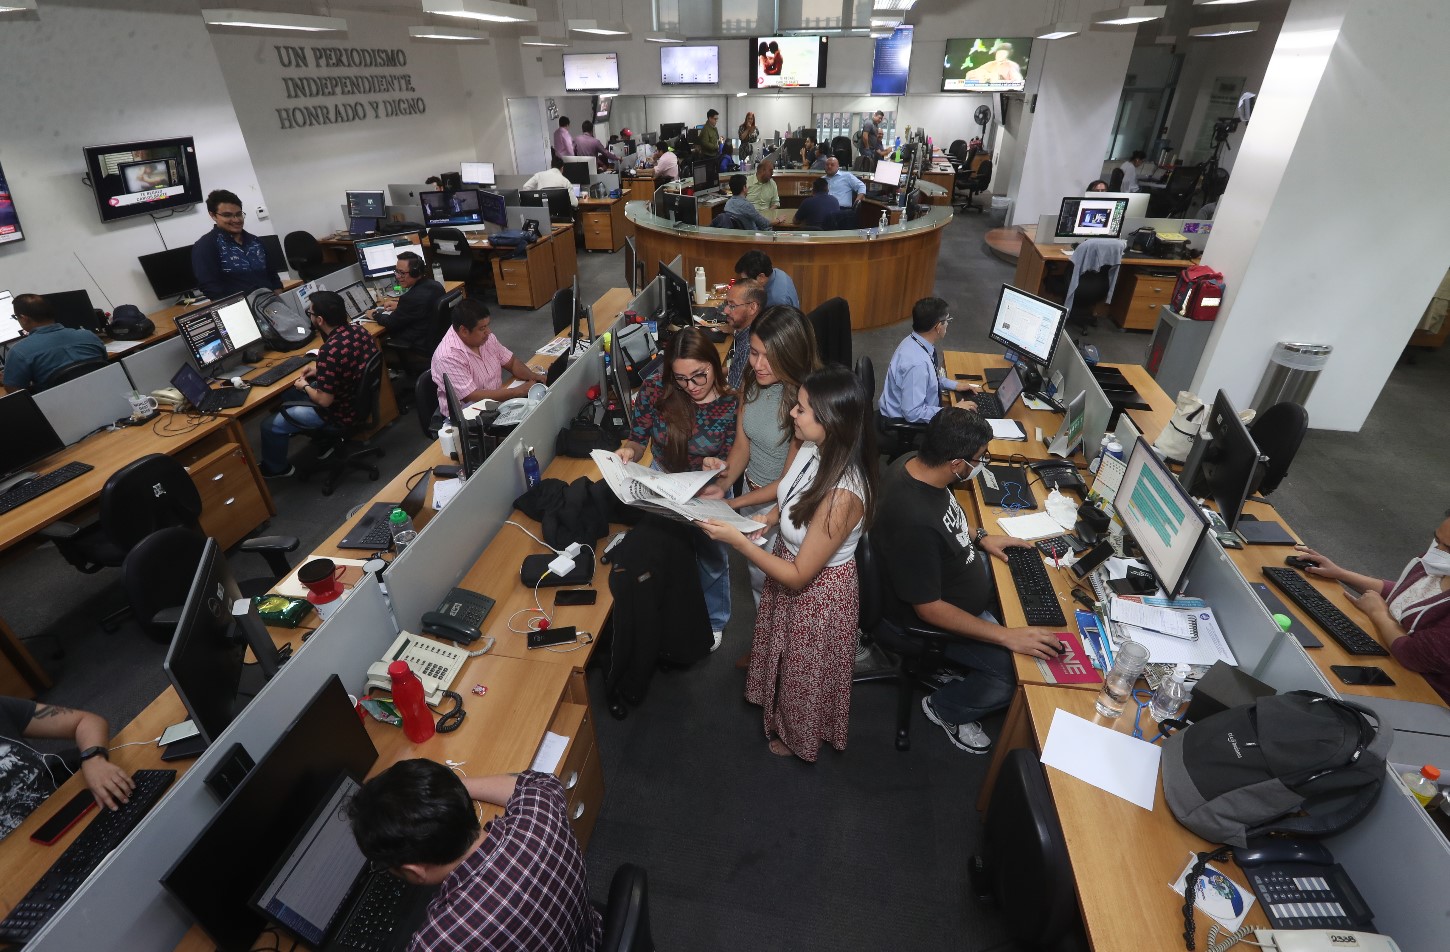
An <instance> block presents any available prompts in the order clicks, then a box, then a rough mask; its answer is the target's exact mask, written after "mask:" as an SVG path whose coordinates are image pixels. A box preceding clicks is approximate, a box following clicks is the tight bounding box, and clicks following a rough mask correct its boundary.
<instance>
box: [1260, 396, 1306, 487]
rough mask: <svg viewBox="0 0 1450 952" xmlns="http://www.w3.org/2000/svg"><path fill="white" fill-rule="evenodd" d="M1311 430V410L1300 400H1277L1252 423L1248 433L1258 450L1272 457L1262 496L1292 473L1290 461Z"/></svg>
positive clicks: (1261, 485)
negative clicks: (1299, 401)
mask: <svg viewBox="0 0 1450 952" xmlns="http://www.w3.org/2000/svg"><path fill="white" fill-rule="evenodd" d="M1308 429H1309V411H1308V410H1305V409H1304V408H1303V407H1301V406H1300V405H1299V404H1297V403H1288V402H1285V403H1276V404H1274V405H1273V406H1272V407H1269V409H1267V410H1265V411H1264V412H1263V414H1261V415H1260V416H1259V417H1258V418H1257V419H1256V420H1254V422H1253V423H1251V424H1250V425H1249V436H1252V437H1253V438H1254V443H1256V444H1257V445H1258V447H1259V452H1260V453H1263V454H1264V455H1265V456H1267V457H1269V468H1268V470H1267V471H1266V472H1265V473H1264V478H1263V481H1262V482H1260V483H1259V495H1261V496H1267V495H1268V494H1269V493H1271V492H1273V491H1274V490H1275V489H1278V488H1279V484H1280V483H1281V482H1283V481H1284V477H1285V476H1287V475H1289V464H1290V463H1292V462H1294V455H1295V454H1296V453H1298V452H1299V444H1301V443H1303V442H1304V434H1305V433H1306V432H1307V431H1308Z"/></svg>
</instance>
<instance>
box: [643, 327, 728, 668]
mask: <svg viewBox="0 0 1450 952" xmlns="http://www.w3.org/2000/svg"><path fill="white" fill-rule="evenodd" d="M736 412H737V403H736V401H735V397H734V394H733V393H732V392H731V391H730V388H729V387H728V386H727V385H726V383H725V376H724V374H723V373H722V372H721V370H720V355H719V353H718V352H717V351H716V350H715V345H714V344H713V343H711V342H710V339H709V338H707V337H706V336H705V333H704V332H703V331H702V330H700V329H699V328H698V327H684V328H681V329H680V330H678V331H676V332H675V336H674V337H673V338H672V339H671V340H670V342H669V343H668V344H666V345H665V352H664V360H663V362H662V364H661V371H660V373H659V374H658V375H657V376H651V377H649V378H647V379H646V380H645V381H644V382H643V384H642V385H641V386H640V389H639V393H638V394H636V396H635V406H634V428H633V429H632V430H631V432H630V438H629V439H628V440H626V441H625V443H624V445H623V446H621V447H620V448H619V451H618V452H619V458H620V459H622V460H624V461H625V462H627V463H628V462H635V461H638V460H640V459H642V458H643V457H644V451H645V446H646V445H648V447H649V451H650V459H651V463H650V465H651V466H653V467H654V468H655V469H658V470H662V471H664V472H666V473H680V472H685V471H687V470H696V471H698V470H701V469H705V468H706V467H705V461H706V460H707V459H713V460H714V461H716V462H717V463H718V461H719V460H722V459H726V458H728V457H729V456H730V449H731V447H732V446H734V444H735V431H736ZM696 561H697V563H698V566H699V569H700V587H701V588H703V589H704V590H705V607H706V609H708V610H709V613H710V628H711V630H712V631H713V632H714V635H715V643H714V646H713V647H711V649H710V650H711V651H714V650H715V648H718V647H720V639H721V637H723V634H724V631H725V623H726V622H728V621H729V620H730V563H729V560H728V559H727V557H726V553H725V550H724V548H723V547H722V546H720V545H717V544H716V543H714V542H711V541H710V540H709V539H706V538H703V537H701V538H700V539H699V544H698V545H697V547H696Z"/></svg>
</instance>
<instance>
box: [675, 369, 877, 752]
mask: <svg viewBox="0 0 1450 952" xmlns="http://www.w3.org/2000/svg"><path fill="white" fill-rule="evenodd" d="M870 410H871V398H870V397H869V396H867V394H866V390H865V388H864V387H862V386H861V381H860V380H859V379H857V377H856V375H855V374H853V373H851V372H850V371H849V370H846V369H845V368H844V367H826V368H824V369H822V370H817V371H815V372H813V373H812V374H811V375H810V376H808V377H807V378H806V379H805V380H804V381H802V383H801V388H800V393H799V399H798V401H797V403H796V405H795V406H794V407H793V408H792V409H791V411H790V415H791V420H792V421H793V429H794V436H795V438H796V439H798V440H800V441H801V448H800V451H799V452H797V453H796V455H795V459H794V460H793V461H792V462H791V465H790V467H789V468H787V469H786V471H785V474H784V475H783V476H782V477H781V479H780V481H779V482H778V483H777V484H776V487H777V488H776V494H775V498H776V503H777V506H776V508H774V509H772V510H771V511H770V512H769V513H767V514H766V515H765V516H763V517H757V518H760V519H761V521H764V522H765V523H767V525H778V526H779V528H780V537H779V538H778V539H777V540H776V542H775V545H774V546H773V548H772V551H770V552H766V551H765V550H764V549H762V548H761V547H760V546H759V545H757V544H756V540H757V539H758V538H762V537H763V535H764V532H763V531H762V532H758V533H754V534H753V535H752V536H745V535H743V534H742V533H741V532H740V530H738V529H735V528H733V527H731V526H727V525H724V524H723V523H719V522H714V521H711V520H704V521H702V522H701V523H700V527H701V528H702V529H703V530H704V531H705V533H706V534H707V535H709V536H710V538H712V539H717V540H719V541H721V542H724V543H726V544H727V545H729V546H730V547H731V548H734V549H735V550H736V551H738V552H739V553H740V554H741V555H742V556H744V557H745V558H746V559H748V560H749V561H750V562H751V563H752V564H754V565H758V566H760V568H761V569H762V570H763V571H764V572H765V574H766V576H767V578H766V582H765V592H764V594H763V595H762V596H761V598H760V611H759V612H758V613H757V614H756V617H755V639H754V645H753V647H752V649H751V655H750V677H749V679H748V681H747V682H746V688H745V698H746V700H748V701H750V702H751V703H752V704H759V705H760V706H761V707H762V708H763V709H764V725H765V736H766V739H767V741H768V742H769V747H770V752H771V753H773V754H776V755H778V756H781V757H788V756H790V755H792V754H794V755H795V756H797V757H799V758H800V759H801V760H804V761H807V762H808V763H814V762H815V760H816V757H817V755H818V754H819V752H820V747H821V742H822V741H824V742H826V743H828V744H830V745H831V746H832V747H834V748H836V749H837V750H845V749H846V732H847V727H848V721H849V718H850V713H851V670H852V666H853V665H854V664H855V659H856V625H857V622H858V621H859V615H860V601H859V591H858V587H857V581H856V543H857V542H858V541H859V540H860V538H861V533H862V532H864V531H865V529H866V526H867V525H868V524H869V523H870V521H871V515H872V512H873V509H874V506H875V498H876V440H875V435H874V429H873V427H872V426H870V425H869V424H868V423H867V421H868V420H869V419H870Z"/></svg>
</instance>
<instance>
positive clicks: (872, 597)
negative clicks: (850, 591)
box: [856, 357, 882, 633]
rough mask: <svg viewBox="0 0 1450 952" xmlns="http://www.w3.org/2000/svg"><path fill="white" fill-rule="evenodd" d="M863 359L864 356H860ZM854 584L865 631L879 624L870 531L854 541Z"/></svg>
mask: <svg viewBox="0 0 1450 952" xmlns="http://www.w3.org/2000/svg"><path fill="white" fill-rule="evenodd" d="M862 359H863V360H865V359H866V358H864V357H863V358H862ZM856 584H857V586H858V587H859V588H860V595H859V597H860V601H861V607H860V624H861V630H862V631H864V632H867V633H870V632H873V631H875V630H876V626H877V625H879V624H881V611H882V609H881V567H880V565H879V564H878V563H877V561H876V549H875V548H874V547H873V546H872V545H871V533H869V532H863V533H861V539H860V541H858V542H857V543H856Z"/></svg>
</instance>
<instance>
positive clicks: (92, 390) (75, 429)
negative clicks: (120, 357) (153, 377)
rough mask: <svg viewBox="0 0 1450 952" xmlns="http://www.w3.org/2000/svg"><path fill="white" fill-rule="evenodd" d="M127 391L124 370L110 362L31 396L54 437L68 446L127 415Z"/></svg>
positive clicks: (128, 410) (129, 389) (129, 405)
mask: <svg viewBox="0 0 1450 952" xmlns="http://www.w3.org/2000/svg"><path fill="white" fill-rule="evenodd" d="M130 392H131V381H130V379H129V378H128V377H127V376H126V371H125V370H123V369H122V367H121V365H120V364H119V363H118V362H116V361H112V362H111V363H109V364H107V365H106V366H104V367H102V368H100V369H99V370H92V371H91V372H90V373H88V374H84V375H83V376H80V377H77V378H75V379H74V380H67V381H66V382H65V383H62V384H57V385H56V386H54V387H51V388H50V389H48V390H42V391H41V392H40V393H37V394H36V395H35V405H36V406H38V407H39V408H40V412H41V413H43V414H45V418H46V419H47V420H49V421H50V425H51V426H53V427H55V432H56V435H58V436H59V437H60V438H61V440H62V441H63V442H64V443H65V445H66V446H70V445H71V444H73V443H79V442H80V441H81V440H83V439H85V438H86V437H87V436H90V435H91V434H92V433H94V432H95V431H96V430H99V429H101V428H102V427H105V426H107V425H109V424H111V423H115V422H116V421H117V420H120V419H122V418H124V417H128V416H130V415H131V404H130V403H129V402H128V401H127V399H126V396H127V395H128V394H129V393H130Z"/></svg>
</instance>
